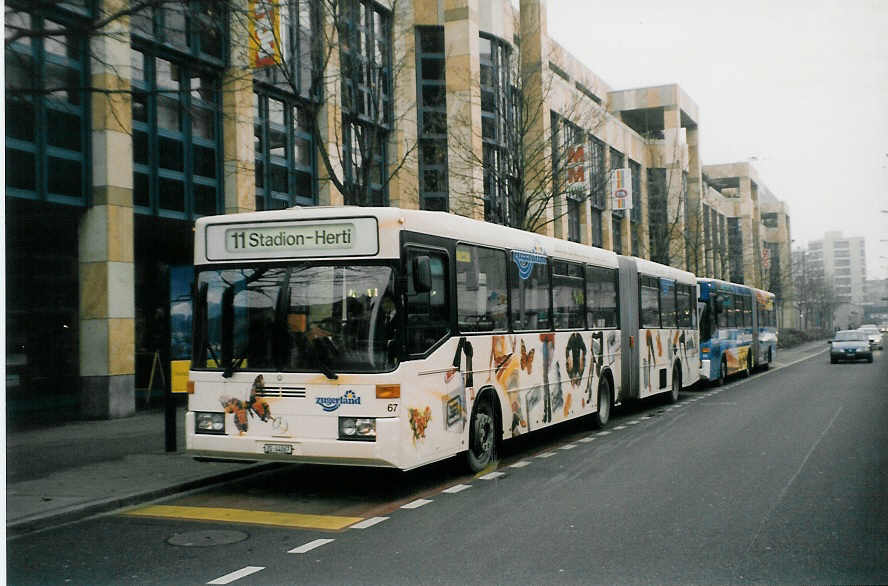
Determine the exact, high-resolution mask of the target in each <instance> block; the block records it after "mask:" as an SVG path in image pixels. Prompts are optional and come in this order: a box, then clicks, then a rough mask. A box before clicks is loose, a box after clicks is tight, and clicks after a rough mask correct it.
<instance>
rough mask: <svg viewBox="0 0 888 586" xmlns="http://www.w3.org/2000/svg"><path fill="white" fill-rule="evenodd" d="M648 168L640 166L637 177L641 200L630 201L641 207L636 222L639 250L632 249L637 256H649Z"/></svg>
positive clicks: (647, 257)
mask: <svg viewBox="0 0 888 586" xmlns="http://www.w3.org/2000/svg"><path fill="white" fill-rule="evenodd" d="M647 176H648V170H647V167H645V166H641V177H639V178H638V181H641V201H638V202H632V205H636V206H640V207H641V221H640V222H639V223H638V229H639V230H640V234H639V235H638V247H639V250H637V251H635V250H633V251H632V254H633V256H637V257H640V258H646V259H650V258H651V240H650V234H651V225H650V221H649V217H648V182H647ZM632 180H633V181H635V180H636V179H635V178H634V177H633V179H632Z"/></svg>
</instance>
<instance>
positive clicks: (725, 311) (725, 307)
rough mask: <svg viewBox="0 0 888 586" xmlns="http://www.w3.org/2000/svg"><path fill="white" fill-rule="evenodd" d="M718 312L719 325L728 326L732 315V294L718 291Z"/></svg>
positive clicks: (716, 301)
mask: <svg viewBox="0 0 888 586" xmlns="http://www.w3.org/2000/svg"><path fill="white" fill-rule="evenodd" d="M715 304H716V313H717V314H718V327H719V328H726V327H728V321H729V317H730V315H731V296H730V295H727V294H723V293H718V294H716V296H715Z"/></svg>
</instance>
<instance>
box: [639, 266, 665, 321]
mask: <svg viewBox="0 0 888 586" xmlns="http://www.w3.org/2000/svg"><path fill="white" fill-rule="evenodd" d="M639 281H640V284H641V327H643V328H659V327H660V292H659V285H658V283H657V279H656V278H654V277H643V276H642V277H639Z"/></svg>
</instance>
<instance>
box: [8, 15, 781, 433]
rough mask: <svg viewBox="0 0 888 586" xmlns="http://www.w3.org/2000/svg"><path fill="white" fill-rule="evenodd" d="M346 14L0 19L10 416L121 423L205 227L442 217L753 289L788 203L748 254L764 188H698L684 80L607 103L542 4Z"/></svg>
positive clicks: (721, 179) (713, 182) (613, 92)
mask: <svg viewBox="0 0 888 586" xmlns="http://www.w3.org/2000/svg"><path fill="white" fill-rule="evenodd" d="M341 4H342V10H341V11H338V12H336V13H335V14H334V13H331V12H329V11H328V8H327V7H328V4H327V3H321V2H317V1H314V0H286V1H284V2H280V3H278V2H270V1H267V0H252V1H249V2H224V1H219V2H206V1H202V0H170V1H168V2H158V3H145V4H144V6H142V7H141V8H140V9H139V10H136V11H135V12H132V11H131V9H132V8H133V7H134V3H131V2H128V1H126V0H71V1H68V2H64V3H37V4H34V3H31V2H25V1H23V0H21V1H15V0H11V1H10V2H7V5H6V12H5V14H6V32H7V35H6V45H5V47H6V52H5V58H6V88H7V91H6V112H7V118H6V119H7V125H6V159H7V175H6V177H7V180H6V207H7V243H6V244H7V248H6V250H7V332H8V334H7V336H8V338H7V348H8V352H9V354H8V356H7V365H8V366H12V368H10V376H9V377H7V402H8V404H9V405H10V410H11V412H17V411H18V412H20V411H22V410H25V409H29V408H35V409H43V408H46V407H50V408H51V409H53V410H55V411H57V412H59V411H63V410H67V411H68V412H79V413H82V414H83V415H86V416H89V417H117V416H125V415H128V414H130V413H132V412H133V411H134V409H135V401H136V388H137V387H139V388H141V387H145V386H146V385H147V381H148V379H149V376H148V375H149V373H150V372H151V371H152V364H155V360H156V359H159V360H160V362H161V363H162V364H167V361H168V360H169V358H170V350H169V348H170V320H171V315H170V303H171V302H173V301H175V300H176V297H177V295H178V294H179V292H178V291H177V290H175V289H173V288H172V287H171V283H173V282H174V281H176V279H175V278H174V277H173V276H172V275H178V274H179V272H178V269H179V267H187V266H188V265H190V263H191V254H192V240H193V237H192V223H193V220H194V219H195V218H196V217H199V216H202V215H208V214H221V213H233V212H239V211H250V210H264V209H275V208H281V207H287V206H293V205H302V206H304V205H335V206H338V205H391V206H401V207H406V208H421V209H429V210H443V211H448V212H451V213H458V214H462V215H467V216H472V217H475V218H479V219H486V220H488V221H492V222H499V223H508V224H511V225H514V226H518V227H522V228H525V229H528V230H533V231H538V232H542V233H546V234H551V235H554V236H557V237H561V238H565V239H569V240H574V241H578V242H584V243H588V244H591V245H595V246H602V247H605V248H608V249H613V250H615V251H618V252H621V253H624V254H633V255H636V256H641V257H644V258H651V259H653V260H656V261H659V262H664V263H668V264H672V265H675V266H679V267H683V268H688V269H689V270H692V271H695V272H697V273H698V274H701V275H711V276H718V277H722V278H728V279H731V278H734V277H737V278H740V280H742V281H743V282H747V283H750V284H754V285H759V286H767V282H766V281H765V275H766V274H769V273H768V270H769V269H768V268H767V267H768V266H770V267H773V266H774V264H771V265H766V264H762V262H761V253H762V252H761V251H762V245H761V242H763V241H764V242H775V243H779V244H780V246H784V245H787V246H788V244H787V243H788V242H789V225H788V216H787V215H786V213H785V212H786V210H785V207H780V206H779V205H777V207H776V208H775V213H777V214H778V222H777V227H776V228H772V227H770V226H768V225H767V224H766V229H765V230H764V232H765V236H764V240H763V236H762V234H761V232H762V227H761V226H760V222H761V221H764V220H763V219H762V218H761V217H760V204H759V201H758V196H757V195H756V193H757V192H756V189H760V187H756V186H761V182H760V181H759V180H758V179H757V177H755V175H754V171H753V170H751V168H749V167H748V166H746V167H744V166H743V165H740V166H739V167H737V168H736V169H734V167H732V168H731V170H730V171H727V170H726V171H721V170H720V167H719V168H714V169H713V170H712V171H711V172H710V171H707V172H706V174H707V175H708V176H709V179H708V180H707V179H704V170H705V169H704V167H703V165H702V162H701V159H700V145H699V131H698V120H699V115H698V107H697V105H696V104H695V103H694V102H693V100H691V98H690V97H689V96H687V94H686V93H685V92H684V91H683V90H682V88H680V87H679V86H677V85H665V86H657V87H647V88H638V89H629V90H619V89H614V88H611V87H609V86H608V85H607V84H606V83H605V81H604V80H602V79H601V78H599V77H598V76H597V75H595V73H594V72H592V71H591V70H589V68H588V67H587V66H586V65H585V64H583V63H581V62H580V61H579V60H578V59H576V58H575V57H574V56H572V55H570V54H569V53H568V52H567V51H565V50H564V49H563V48H562V47H561V46H560V45H559V44H558V43H557V41H556V40H554V39H552V38H550V37H549V35H548V30H547V25H546V10H545V3H544V2H542V1H541V0H522V1H521V2H520V6H519V7H516V6H514V5H513V3H512V2H511V1H510V0H483V1H482V0H448V2H446V3H444V2H441V1H440V0H401V1H398V2H393V1H392V0H384V1H374V0H346V1H345V2H343V3H341ZM131 12H132V13H131ZM519 39H520V43H519V42H518V40H519ZM615 169H624V170H628V172H629V174H630V175H631V183H632V186H631V187H632V189H631V194H632V200H633V206H632V207H631V209H629V210H621V209H614V204H613V203H612V201H611V198H610V197H609V188H610V187H611V183H610V177H611V173H610V172H611V171H612V170H615ZM730 177H735V178H738V179H737V180H736V181H734V182H733V183H731V184H730V185H729V184H727V183H726V180H727V179H728V178H730ZM735 184H736V185H735ZM731 190H733V191H731ZM778 204H779V202H778ZM704 212H705V213H704ZM769 213H770V212H769ZM781 218H783V219H781ZM707 225H708V226H709V236H708V237H707V236H706V234H705V233H706V227H707ZM772 229H773V232H768V230H772ZM769 237H772V240H768V238H769ZM725 251H727V254H726V253H725ZM730 251H734V252H735V254H734V255H731V254H730ZM738 255H739V257H740V259H741V261H740V263H739V264H738V262H737V260H736V258H737V257H738ZM756 255H758V256H756ZM769 258H770V259H779V262H778V264H779V263H782V262H783V258H784V256H783V252H782V249H781V250H780V251H776V250H770V252H769ZM750 259H751V260H750ZM787 264H788V262H787ZM167 380H168V379H167Z"/></svg>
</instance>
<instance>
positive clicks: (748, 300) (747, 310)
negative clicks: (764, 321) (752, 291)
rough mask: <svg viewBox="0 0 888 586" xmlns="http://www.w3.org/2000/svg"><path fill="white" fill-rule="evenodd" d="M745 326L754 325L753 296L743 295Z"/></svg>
mask: <svg viewBox="0 0 888 586" xmlns="http://www.w3.org/2000/svg"><path fill="white" fill-rule="evenodd" d="M743 327H747V328H751V327H752V297H749V296H744V297H743Z"/></svg>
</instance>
